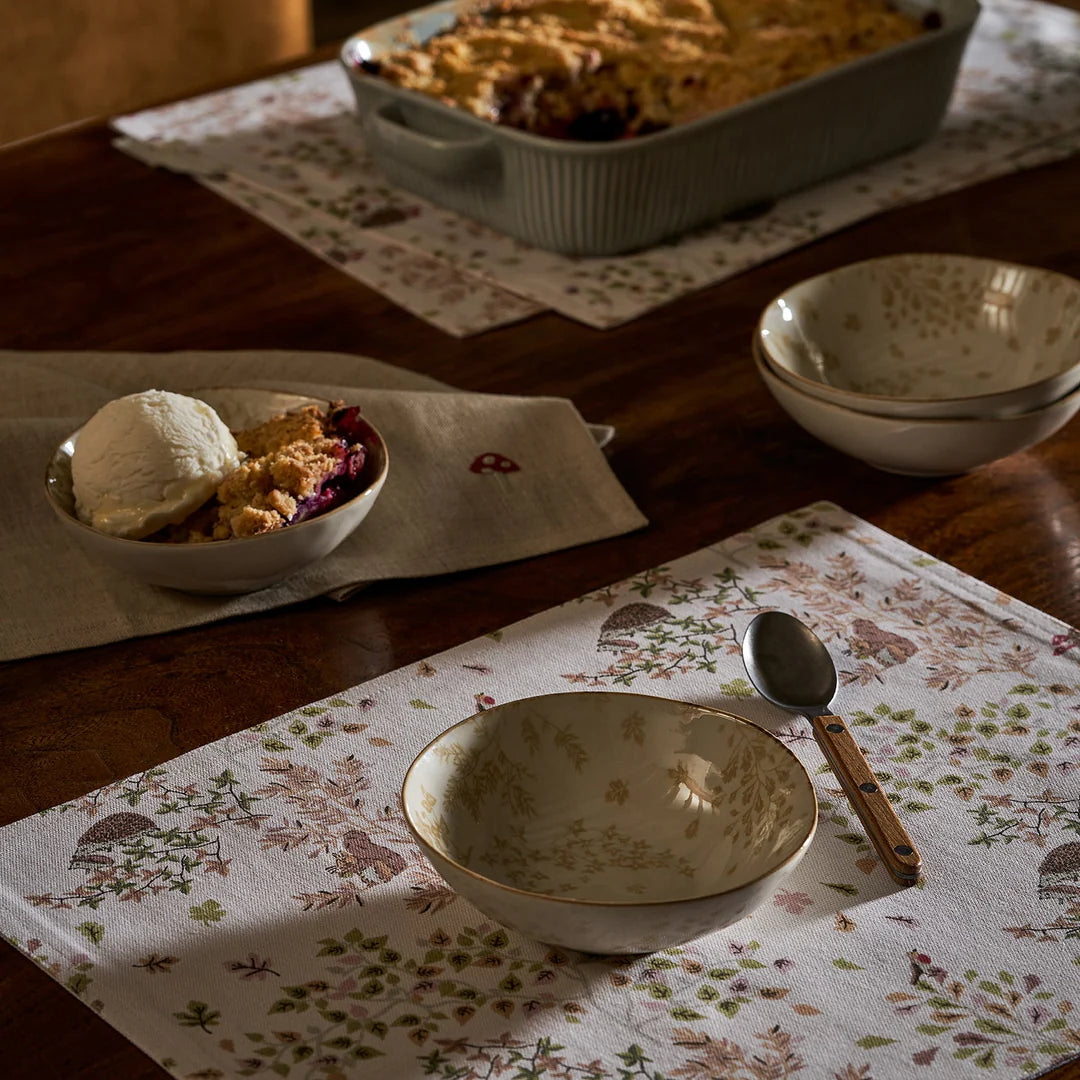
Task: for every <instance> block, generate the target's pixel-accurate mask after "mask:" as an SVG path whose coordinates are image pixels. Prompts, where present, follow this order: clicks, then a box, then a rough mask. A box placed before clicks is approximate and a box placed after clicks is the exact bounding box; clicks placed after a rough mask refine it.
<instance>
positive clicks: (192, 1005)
mask: <svg viewBox="0 0 1080 1080" xmlns="http://www.w3.org/2000/svg"><path fill="white" fill-rule="evenodd" d="M173 1016H175V1017H176V1019H177V1020H179V1021H180V1026H181V1027H197V1028H202V1029H203V1031H205V1032H206V1033H207V1034H208V1035H209V1034H211V1031H210V1029H211V1028H212V1027H214V1026H215V1025H216V1024H218V1023H219V1022H220V1021H221V1013H220V1012H216V1011H215V1010H213V1009H211V1008H210V1006H209V1005H207V1004H206V1002H205V1001H189V1002H188V1004H187V1009H185V1010H184V1012H178V1013H173Z"/></svg>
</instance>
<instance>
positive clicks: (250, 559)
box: [45, 388, 390, 594]
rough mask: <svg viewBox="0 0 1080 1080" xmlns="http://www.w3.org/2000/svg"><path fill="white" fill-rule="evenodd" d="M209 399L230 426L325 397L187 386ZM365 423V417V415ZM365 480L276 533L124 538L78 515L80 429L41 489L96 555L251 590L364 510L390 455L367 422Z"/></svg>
mask: <svg viewBox="0 0 1080 1080" xmlns="http://www.w3.org/2000/svg"><path fill="white" fill-rule="evenodd" d="M187 392H188V393H190V394H191V395H192V396H193V397H198V398H201V399H202V400H204V401H206V402H207V403H208V404H209V405H211V406H213V407H214V408H215V409H216V410H217V412H218V414H219V415H220V416H221V418H222V420H224V421H225V424H226V426H228V427H229V428H231V429H232V430H239V429H241V428H244V427H249V426H252V425H255V424H258V423H261V422H262V421H264V420H268V419H269V418H270V417H271V416H273V415H275V414H276V413H280V412H287V411H289V410H290V409H298V408H300V407H302V406H304V405H309V404H316V405H319V406H320V408H323V409H325V408H326V407H327V406H328V405H329V403H328V402H327V401H323V400H320V399H318V398H311V397H305V396H303V395H300V394H290V393H283V392H279V391H275V390H258V389H241V388H235V389H234V388H215V389H213V390H192V391H187ZM365 423H366V422H365ZM367 428H368V429H369V434H368V437H367V438H365V440H364V445H365V446H366V448H367V450H368V458H367V461H366V462H365V465H364V469H365V476H366V478H367V480H368V483H367V486H366V487H365V488H364V490H363V491H361V492H360V493H359V494H358V495H355V496H354V497H353V498H352V499H350V500H349V501H348V502H346V503H343V504H342V505H341V506H338V507H335V508H334V509H333V510H330V511H329V512H327V513H325V514H320V515H319V516H318V517H313V518H309V519H308V520H307V521H302V522H298V523H297V524H295V525H290V526H288V527H287V528H284V529H278V530H277V531H275V532H269V533H262V534H261V535H259V536H252V537H247V538H243V539H235V540H217V541H214V542H212V543H200V544H183V543H175V544H174V543H161V542H158V541H147V540H123V539H120V538H119V537H116V536H109V535H108V534H107V533H103V532H98V531H97V530H96V529H92V528H91V527H90V526H89V525H86V524H84V523H83V522H81V521H80V520H79V519H78V517H76V514H75V498H74V495H73V494H72V490H71V457H72V454H73V453H74V452H75V446H76V444H77V443H78V440H79V432H78V431H75V432H73V433H72V434H71V435H69V436H68V438H66V439H65V440H64V441H63V442H62V443H61V444H60V446H59V447H58V448H57V449H56V451H55V453H54V454H53V456H52V459H51V460H50V461H49V464H48V467H47V469H46V474H45V494H46V497H47V498H48V501H49V504H50V506H52V508H53V510H54V511H55V512H56V514H57V516H58V517H59V519H60V521H61V522H62V523H63V525H64V527H65V528H66V529H67V530H68V532H69V533H70V535H71V536H72V537H74V538H75V539H76V540H77V541H78V542H79V543H81V544H82V545H83V547H84V548H85V549H86V550H87V551H88V552H89V553H90V554H91V555H92V556H93V557H94V558H96V559H99V560H100V561H101V562H102V563H105V564H106V565H108V566H111V567H112V568H113V569H115V570H119V571H121V572H122V573H125V574H127V575H129V576H130V577H133V578H136V579H138V580H139V581H142V582H145V583H146V584H148V585H163V586H166V587H167V588H172V589H179V590H182V591H183V592H190V593H208V594H215V593H216V594H229V593H246V592H254V591H255V590H256V589H263V588H266V587H267V586H269V585H275V584H277V583H278V582H280V581H284V580H285V578H287V577H289V576H290V575H291V574H294V573H296V571H297V570H300V569H301V568H302V567H304V566H307V565H308V564H309V563H313V562H315V561H316V560H317V559H321V558H322V557H323V556H324V555H328V554H329V553H330V552H331V551H333V550H334V548H336V547H337V546H338V545H339V544H340V543H341V542H342V541H343V540H344V539H345V538H346V537H347V536H348V535H349V534H350V533H351V532H352V531H353V530H354V529H355V528H356V527H357V526H358V525H359V524H360V522H362V521H363V520H364V518H365V517H367V514H368V511H370V510H371V507H372V506H373V505H374V503H375V500H376V498H378V495H379V492H380V491H381V490H382V487H383V484H384V483H385V482H386V474H387V470H388V468H389V464H390V459H389V455H388V454H387V450H386V444H385V443H384V442H383V440H382V436H380V435H379V433H378V432H377V431H376V430H375V429H374V428H373V427H371V425H370V424H367Z"/></svg>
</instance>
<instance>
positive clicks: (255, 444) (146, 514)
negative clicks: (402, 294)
mask: <svg viewBox="0 0 1080 1080" xmlns="http://www.w3.org/2000/svg"><path fill="white" fill-rule="evenodd" d="M388 468H389V455H388V453H387V449H386V445H385V443H384V441H383V439H382V436H381V435H380V434H379V432H378V431H377V430H376V429H375V428H374V427H373V426H372V425H371V424H370V423H369V422H368V421H367V420H366V419H365V418H364V417H363V416H362V415H361V411H360V408H359V407H358V406H356V405H346V404H345V403H344V402H328V401H320V400H318V399H313V398H310V397H305V396H303V395H298V394H291V393H285V392H279V391H272V390H261V389H234V388H215V389H211V390H205V391H204V390H196V391H192V392H191V393H190V395H187V394H172V393H169V392H166V391H158V390H151V391H144V392H141V393H138V394H133V395H128V396H127V397H125V398H118V399H115V400H114V401H111V402H109V403H107V404H106V405H105V406H103V408H102V409H101V410H99V411H98V413H96V414H95V415H94V417H92V418H91V419H90V420H89V421H87V423H86V424H85V425H83V426H82V427H81V428H80V429H79V430H78V431H76V432H74V433H73V434H72V435H70V436H69V437H68V438H67V439H66V440H65V441H64V442H63V443H62V444H61V445H60V446H59V447H58V448H57V450H56V452H55V453H54V454H53V457H52V459H51V460H50V462H49V465H48V469H47V472H46V481H45V487H46V495H47V498H48V501H49V503H50V505H51V506H52V508H53V510H54V511H55V512H56V514H57V515H58V517H59V519H60V520H61V521H62V522H63V523H64V525H65V526H66V527H67V528H68V530H69V532H70V533H71V535H72V536H73V537H74V538H75V539H76V540H77V541H78V542H79V543H81V544H82V546H83V547H84V549H85V550H86V551H87V553H88V554H89V555H90V556H91V557H93V558H96V559H99V560H101V561H102V562H105V563H107V564H108V565H110V566H112V567H113V568H114V569H117V570H120V571H122V572H124V573H126V574H128V575H130V576H132V577H135V578H137V579H139V580H140V581H143V582H145V583H147V584H152V585H160V586H165V587H169V588H173V589H179V590H181V591H184V592H192V593H207V594H235V593H245V592H253V591H255V590H256V589H261V588H265V587H267V586H269V585H274V584H276V583H278V582H280V581H283V580H284V579H285V578H287V577H289V576H290V575H292V574H294V573H295V572H296V571H298V570H300V569H302V568H303V567H305V566H308V565H310V564H311V563H313V562H315V561H316V560H318V559H321V558H323V557H324V556H325V555H328V554H329V553H330V552H332V551H333V550H334V549H335V548H336V547H338V545H339V544H341V543H342V542H343V541H344V540H345V539H346V538H347V537H348V536H349V535H350V534H351V533H352V532H353V531H354V530H355V529H356V528H357V526H359V525H360V523H361V522H362V521H363V520H364V518H365V517H366V516H367V514H368V512H369V511H370V509H371V507H372V505H373V504H374V502H375V500H376V498H377V497H378V495H379V493H380V491H381V490H382V487H383V485H384V483H385V481H386V476H387V472H388Z"/></svg>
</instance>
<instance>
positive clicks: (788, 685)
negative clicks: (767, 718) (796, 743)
mask: <svg viewBox="0 0 1080 1080" xmlns="http://www.w3.org/2000/svg"><path fill="white" fill-rule="evenodd" d="M742 656H743V666H744V667H745V668H746V673H747V675H749V676H750V681H751V682H752V683H753V684H754V686H755V687H757V690H758V693H759V694H761V696H762V697H763V698H765V699H766V700H767V701H771V702H772V703H773V704H774V705H779V706H780V708H782V709H787V710H788V711H790V712H796V713H801V714H802V715H803V716H805V717H806V718H807V719H808V720H809V721H810V726H811V728H812V730H813V732H814V737H815V738H816V739H817V742H818V745H819V746H820V747H821V750H822V752H823V753H824V755H825V758H826V760H827V761H828V762H829V765H830V767H831V768H832V770H833V772H834V773H835V774H836V777H837V779H839V781H840V784H841V786H842V787H843V789H844V793H845V794H846V795H847V797H848V799H849V800H850V801H851V805H852V806H853V807H854V808H855V812H856V813H857V814H858V815H859V820H860V821H861V822H862V823H863V826H864V828H865V829H866V832H867V835H868V836H869V837H870V841H871V843H872V844H873V845H874V848H875V849H876V850H877V853H878V855H879V856H880V857H881V860H882V862H884V864H885V866H886V868H887V869H888V871H889V873H890V874H891V875H892V877H893V879H894V880H895V881H898V882H899V883H900V884H902V885H911V884H914V882H915V881H917V880H918V878H919V877H920V875H921V874H922V859H921V857H920V856H919V853H918V851H917V850H916V848H915V845H914V843H912V840H911V837H910V836H909V835H908V833H907V830H906V829H905V828H904V826H903V824H902V823H901V821H900V819H899V818H898V817H897V816H896V811H895V810H894V809H893V807H892V803H890V802H889V800H888V798H886V796H885V793H884V792H883V791H882V790H881V788H880V786H879V785H878V782H877V778H876V777H875V776H874V773H873V770H872V769H871V768H870V764H869V762H868V761H867V760H866V757H865V756H864V755H863V752H862V750H860V749H859V746H858V744H857V743H856V742H855V739H854V738H853V737H852V734H851V732H850V731H849V730H848V727H847V725H846V724H845V723H844V722H843V720H841V719H840V717H839V716H833V715H832V714H831V713H830V711H829V704H830V702H831V701H832V699H833V697H834V696H835V694H836V666H835V665H834V664H833V660H832V657H831V656H830V655H829V650H828V649H827V648H826V647H825V646H824V644H822V642H821V639H820V638H819V637H818V636H817V635H816V634H815V633H814V632H813V630H811V629H810V627H808V626H807V625H806V624H805V623H803V622H800V621H799V620H798V619H796V618H795V617H794V616H793V615H787V614H785V613H784V612H782V611H766V612H763V613H762V614H761V615H758V616H757V617H756V618H754V619H753V621H752V622H751V623H750V625H749V626H748V627H747V628H746V634H745V635H744V637H743V643H742Z"/></svg>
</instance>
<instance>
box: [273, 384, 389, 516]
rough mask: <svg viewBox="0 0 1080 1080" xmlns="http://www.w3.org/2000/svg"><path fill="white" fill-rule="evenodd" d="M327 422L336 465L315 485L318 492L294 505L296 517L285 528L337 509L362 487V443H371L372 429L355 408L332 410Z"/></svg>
mask: <svg viewBox="0 0 1080 1080" xmlns="http://www.w3.org/2000/svg"><path fill="white" fill-rule="evenodd" d="M329 420H330V423H329V425H328V427H329V428H330V430H329V431H328V432H327V434H328V435H331V434H334V435H337V437H338V451H337V452H338V454H339V455H340V456H339V459H338V463H337V465H336V466H335V467H334V468H333V469H332V470H331V471H330V472H328V473H327V474H326V475H325V476H324V477H323V478H322V480H320V481H319V486H318V488H316V490H315V491H314V492H312V494H310V495H308V496H307V498H304V499H299V500H298V501H297V504H296V513H294V514H293V515H292V517H290V518H289V520H288V522H287V524H289V525H294V524H296V522H298V521H307V520H308V518H313V517H315V515H316V514H322V513H324V512H325V511H327V510H332V509H333V508H334V507H336V506H341V505H342V503H346V502H348V501H349V500H350V499H352V498H354V497H355V496H356V495H358V494H359V493H360V492H361V491H363V489H364V487H365V486H366V484H365V483H364V479H363V472H364V464H365V462H366V461H367V450H366V449H365V447H364V442H365V441H367V442H369V443H370V442H371V441H372V439H373V438H374V437H375V433H374V429H373V428H372V427H371V426H370V425H369V424H368V423H367V422H366V421H365V420H364V419H363V418H362V417H361V416H360V409H359V407H358V406H356V405H351V406H349V407H348V408H344V409H338V410H336V411H335V412H333V413H331V415H330V418H329Z"/></svg>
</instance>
